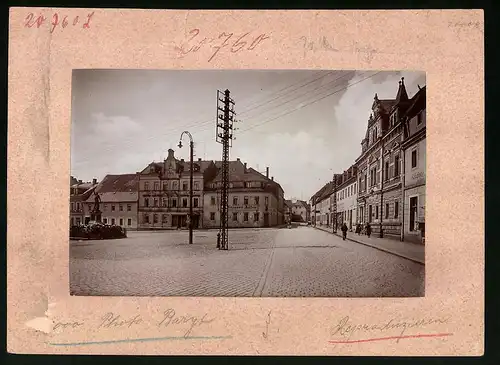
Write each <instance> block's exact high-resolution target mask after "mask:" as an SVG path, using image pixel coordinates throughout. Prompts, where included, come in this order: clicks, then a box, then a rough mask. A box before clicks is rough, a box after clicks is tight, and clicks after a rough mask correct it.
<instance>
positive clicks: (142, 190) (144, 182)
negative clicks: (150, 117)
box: [137, 149, 217, 229]
mask: <svg viewBox="0 0 500 365" xmlns="http://www.w3.org/2000/svg"><path fill="white" fill-rule="evenodd" d="M190 168H191V164H190V162H185V161H184V160H183V159H181V160H177V159H176V158H175V156H174V150H172V149H169V150H168V157H167V158H166V159H165V160H164V161H163V162H161V163H155V162H153V163H151V164H149V165H148V166H147V167H146V168H145V169H144V170H142V171H141V172H138V173H137V177H138V182H139V186H138V199H139V207H138V216H139V217H138V219H139V221H138V228H139V229H179V228H187V227H188V216H189V191H190ZM216 174H217V167H216V166H215V163H214V162H213V161H202V160H201V159H198V161H194V162H193V201H192V204H193V217H192V219H193V222H192V224H193V228H195V229H196V228H202V227H203V226H204V222H203V217H204V214H203V209H204V206H203V203H204V199H203V193H204V186H205V184H206V183H207V181H211V180H212V179H213V178H214V177H215V176H216Z"/></svg>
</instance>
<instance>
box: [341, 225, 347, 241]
mask: <svg viewBox="0 0 500 365" xmlns="http://www.w3.org/2000/svg"><path fill="white" fill-rule="evenodd" d="M341 230H342V239H343V240H344V241H345V239H346V237H347V224H345V222H344V223H343V224H342V228H341Z"/></svg>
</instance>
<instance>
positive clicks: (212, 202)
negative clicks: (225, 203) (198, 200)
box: [210, 196, 215, 205]
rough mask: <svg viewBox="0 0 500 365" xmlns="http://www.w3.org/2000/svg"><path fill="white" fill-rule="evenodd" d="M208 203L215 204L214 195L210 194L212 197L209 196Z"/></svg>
mask: <svg viewBox="0 0 500 365" xmlns="http://www.w3.org/2000/svg"><path fill="white" fill-rule="evenodd" d="M210 204H211V205H215V196H212V197H211V198H210Z"/></svg>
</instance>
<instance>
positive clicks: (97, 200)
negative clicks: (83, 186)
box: [90, 191, 102, 223]
mask: <svg viewBox="0 0 500 365" xmlns="http://www.w3.org/2000/svg"><path fill="white" fill-rule="evenodd" d="M100 204H101V197H100V196H99V194H98V193H97V192H96V191H94V208H93V209H92V212H90V220H91V221H96V222H99V223H101V213H102V212H101V209H100Z"/></svg>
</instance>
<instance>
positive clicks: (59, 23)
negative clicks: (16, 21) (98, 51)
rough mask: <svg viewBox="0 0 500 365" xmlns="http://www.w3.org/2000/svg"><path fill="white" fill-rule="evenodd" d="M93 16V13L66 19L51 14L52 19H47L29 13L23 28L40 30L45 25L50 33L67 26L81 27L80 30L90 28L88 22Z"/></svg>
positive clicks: (62, 16)
mask: <svg viewBox="0 0 500 365" xmlns="http://www.w3.org/2000/svg"><path fill="white" fill-rule="evenodd" d="M93 16H94V12H91V13H88V14H87V15H86V16H85V17H83V16H82V17H80V16H78V15H77V16H75V17H68V16H66V15H60V14H58V13H54V14H52V17H50V18H47V17H46V16H45V15H43V14H39V15H35V14H33V13H29V14H28V15H27V16H26V18H25V19H24V27H25V28H33V27H36V28H40V27H41V26H43V25H44V24H47V25H48V26H49V27H50V33H53V32H54V30H55V29H56V28H57V27H60V28H63V29H64V28H66V27H68V26H72V27H81V28H82V29H89V28H90V21H91V20H92V17H93Z"/></svg>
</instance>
